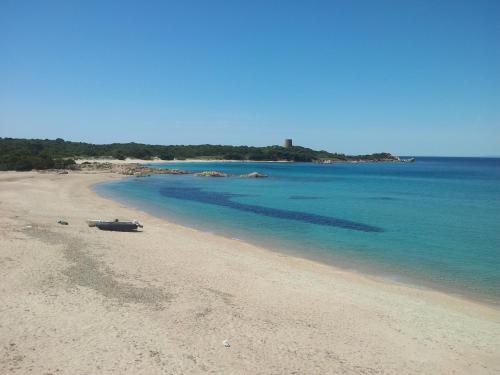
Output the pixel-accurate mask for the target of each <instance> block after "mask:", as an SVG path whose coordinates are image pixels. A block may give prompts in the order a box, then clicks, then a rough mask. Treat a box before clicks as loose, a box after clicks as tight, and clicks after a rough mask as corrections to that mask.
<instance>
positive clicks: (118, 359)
mask: <svg viewBox="0 0 500 375" xmlns="http://www.w3.org/2000/svg"><path fill="white" fill-rule="evenodd" d="M116 178H120V177H119V176H116V175H113V174H79V173H75V172H74V173H70V174H68V175H57V174H52V173H36V172H27V173H15V172H2V173H0V212H1V215H0V241H1V242H0V302H1V303H0V348H1V349H0V373H1V374H9V373H13V374H28V373H33V374H72V375H73V374H90V373H92V374H147V375H152V374H201V373H216V374H398V375H400V374H498V373H500V311H499V310H498V309H496V308H493V307H489V306H485V305H482V304H479V303H475V302H471V301H468V300H462V299H459V298H456V297H452V296H448V295H446V294H443V293H438V292H434V291H429V290H423V289H416V288H411V287H407V286H402V285H398V284H391V283H388V282H384V281H381V280H378V279H374V278H370V277H364V276H362V275H358V274H354V273H350V272H346V271H342V270H340V269H336V268H334V267H330V266H326V265H322V264H318V263H314V262H311V261H308V260H303V259H298V258H294V257H290V256H284V255H282V254H278V253H274V252H271V251H268V250H266V249H262V248H258V247H255V246H252V245H249V244H245V243H243V242H241V241H235V240H231V239H227V238H223V237H219V236H216V235H212V234H208V233H203V232H200V231H196V230H193V229H189V228H186V227H182V226H179V225H176V224H175V223H170V222H167V221H164V220H160V219H157V218H154V217H151V216H149V215H147V214H145V213H142V212H138V211H135V210H133V209H130V208H126V207H123V206H122V205H120V204H118V203H116V202H113V201H109V200H106V199H104V198H101V197H98V196H97V195H95V194H94V193H93V192H92V191H91V190H90V187H91V186H92V185H93V184H95V183H99V182H102V181H107V180H112V179H116ZM115 217H118V218H123V219H134V218H136V219H139V220H141V221H142V222H143V223H144V224H145V228H144V231H143V232H142V233H113V232H102V231H99V230H98V229H96V228H89V227H88V226H87V225H86V223H85V220H86V219H88V218H103V219H105V218H109V219H112V218H115ZM59 218H64V219H65V220H67V221H68V222H69V225H68V226H62V225H58V224H57V220H58V219H59ZM224 340H227V341H228V343H229V345H230V346H229V347H226V346H224V345H223V341H224Z"/></svg>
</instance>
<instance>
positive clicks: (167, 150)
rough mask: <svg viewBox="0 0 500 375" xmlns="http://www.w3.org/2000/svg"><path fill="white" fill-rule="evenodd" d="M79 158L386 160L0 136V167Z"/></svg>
mask: <svg viewBox="0 0 500 375" xmlns="http://www.w3.org/2000/svg"><path fill="white" fill-rule="evenodd" d="M82 158H116V159H122V160H124V159H126V158H134V159H145V160H153V159H156V158H158V159H161V160H173V159H178V160H179V159H222V160H255V161H295V162H322V161H325V160H331V161H390V160H397V158H396V157H394V156H392V155H391V154H389V153H377V154H371V155H357V156H348V155H344V154H338V153H331V152H327V151H323V150H321V151H316V150H312V149H310V148H306V147H301V146H293V147H289V148H285V147H281V146H266V147H251V146H225V145H208V144H207V145H186V146H184V145H177V146H162V145H146V144H141V143H111V144H102V145H97V144H91V143H83V142H70V141H65V140H63V139H61V138H58V139H55V140H49V139H19V138H0V170H18V171H27V170H32V169H52V168H67V167H68V166H70V165H71V164H74V163H75V161H74V160H75V159H82Z"/></svg>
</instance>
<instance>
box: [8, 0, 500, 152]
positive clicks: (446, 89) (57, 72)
mask: <svg viewBox="0 0 500 375" xmlns="http://www.w3.org/2000/svg"><path fill="white" fill-rule="evenodd" d="M0 136H4V137H6V136H9V137H30V138H56V137H62V138H64V139H68V140H78V141H88V142H95V143H108V142H128V141H136V142H145V143H155V144H200V143H214V144H235V145H236V144H248V145H269V144H279V143H281V142H282V139H283V138H285V137H291V138H293V139H294V141H295V143H297V144H300V145H304V146H308V147H312V148H321V149H327V150H330V151H339V152H346V153H368V152H376V151H389V152H393V153H395V154H402V155H405V154H414V155H499V154H500V1H497V0H491V1H480V0H470V1H461V0H450V1H445V0H441V1H435V0H429V1H417V0H413V1H412V0H409V1H401V0H394V1H372V0H369V1H356V0H353V1H348V0H344V1H333V0H332V1H306V0H304V1H284V0H283V1H254V0H251V1H248V0H246V1H213V0H205V1H201V0H200V1H186V0H182V1H166V0H165V1H152V0H148V1H124V0H123V1H103V0H99V1H91V0H82V1H71V0H63V1H24V0H23V1H18V0H13V1H9V0H0Z"/></svg>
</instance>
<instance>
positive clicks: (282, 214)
mask: <svg viewBox="0 0 500 375" xmlns="http://www.w3.org/2000/svg"><path fill="white" fill-rule="evenodd" d="M160 194H161V195H163V196H165V197H169V198H175V199H181V200H187V201H194V202H200V203H206V204H213V205H217V206H223V207H229V208H233V209H235V210H240V211H244V212H251V213H254V214H258V215H263V216H268V217H275V218H279V219H288V220H295V221H302V222H304V223H310V224H317V225H325V226H330V227H338V228H343V229H350V230H358V231H362V232H383V231H384V230H383V229H382V228H379V227H375V226H372V225H368V224H363V223H359V222H356V221H351V220H345V219H339V218H335V217H330V216H324V215H316V214H310V213H307V212H301V211H292V210H282V209H277V208H270V207H264V206H258V205H254V204H245V203H239V202H234V201H233V200H232V199H231V198H233V197H235V196H237V195H236V194H230V193H218V192H212V191H204V190H202V189H200V188H193V187H163V188H161V189H160Z"/></svg>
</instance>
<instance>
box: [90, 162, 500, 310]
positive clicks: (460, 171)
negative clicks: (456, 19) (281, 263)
mask: <svg viewBox="0 0 500 375" xmlns="http://www.w3.org/2000/svg"><path fill="white" fill-rule="evenodd" d="M151 166H153V167H157V168H176V169H183V170H189V171H193V172H201V171H208V170H215V171H221V172H225V173H228V174H230V175H231V177H220V178H215V177H200V176H195V175H193V174H187V175H154V176H150V177H142V178H138V177H130V178H126V179H123V180H119V181H113V182H110V183H104V184H101V185H97V186H96V187H95V190H96V191H97V192H98V193H99V194H101V195H103V196H105V197H108V198H112V199H115V200H117V201H120V202H122V203H124V204H126V205H128V206H131V207H134V208H137V209H140V210H142V211H145V212H148V213H151V214H153V215H156V216H159V217H163V218H166V219H169V220H173V221H176V222H178V223H180V224H183V225H186V226H190V227H194V228H197V229H199V230H202V231H207V232H212V233H216V234H220V235H223V236H227V237H230V238H234V239H237V240H241V241H246V242H250V243H253V244H256V245H259V246H264V247H266V248H269V249H272V250H273V251H278V252H282V253H285V254H288V255H293V256H299V257H303V258H308V259H312V260H314V261H319V262H323V263H328V264H332V265H335V266H337V267H342V268H345V269H348V270H352V271H356V272H362V273H365V274H370V275H374V276H377V277H383V278H386V279H389V280H391V281H392V282H397V283H404V284H410V285H412V286H416V287H421V288H431V289H437V290H441V291H445V292H447V293H451V294H455V295H460V296H464V297H467V298H472V299H475V300H480V301H482V302H486V303H489V304H494V305H499V306H500V158H456V157H417V158H416V162H415V163H360V164H347V163H346V164H343V163H338V164H313V163H279V162H277V163H253V162H197V163H195V162H193V163H171V164H168V163H167V164H151ZM251 172H259V173H262V174H266V175H267V176H268V177H267V178H242V177H240V176H239V175H243V174H247V173H251ZM145 230H146V231H147V223H145ZM165 236H168V232H166V233H165Z"/></svg>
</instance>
